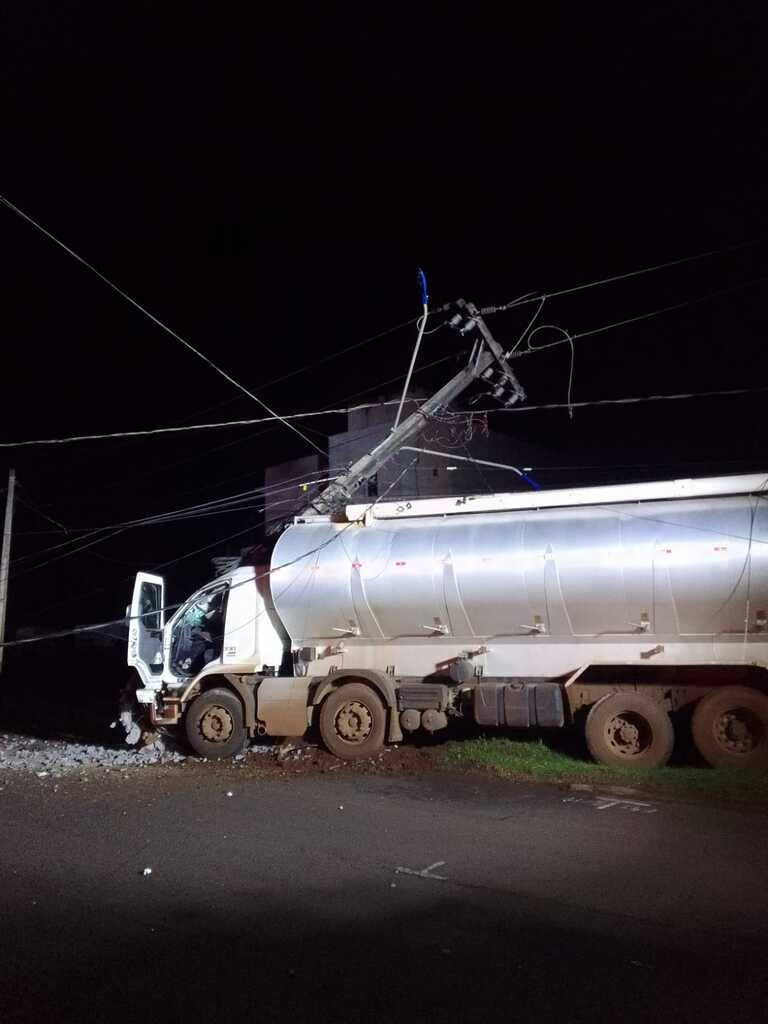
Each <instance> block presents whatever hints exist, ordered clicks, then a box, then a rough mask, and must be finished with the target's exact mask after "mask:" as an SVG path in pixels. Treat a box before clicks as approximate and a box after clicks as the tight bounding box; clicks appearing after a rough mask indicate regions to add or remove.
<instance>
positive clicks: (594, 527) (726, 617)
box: [271, 474, 768, 646]
mask: <svg viewBox="0 0 768 1024" xmlns="http://www.w3.org/2000/svg"><path fill="white" fill-rule="evenodd" d="M767 478H768V474H765V475H752V476H740V477H719V478H707V479H701V480H687V481H666V482H661V483H657V484H638V485H619V486H612V487H599V488H580V489H578V490H572V491H545V492H536V493H534V494H508V495H491V496H479V497H478V498H476V499H472V498H464V499H456V498H446V499H431V500H424V501H418V500H414V501H413V502H410V503H405V504H404V503H391V504H389V503H388V504H378V505H376V506H368V507H365V506H353V507H351V508H350V509H348V516H349V517H350V518H351V519H353V520H355V519H356V520H357V521H351V522H346V523H334V522H330V521H329V520H328V519H327V518H326V517H317V518H315V519H312V518H306V519H305V520H304V521H298V522H297V523H296V524H294V525H293V526H291V527H289V528H288V529H287V530H286V531H285V532H284V533H283V534H282V536H281V537H280V539H279V541H278V543H277V545H276V546H275V549H274V552H273V555H272V562H271V567H272V577H271V583H272V594H273V599H274V603H275V607H276V609H277V611H278V614H279V616H280V618H281V620H282V622H283V624H284V625H285V627H286V629H287V631H288V634H289V635H290V637H291V639H292V641H293V644H294V646H296V645H300V644H302V643H306V644H308V645H310V644H316V643H317V641H326V642H333V641H339V640H340V639H341V638H345V637H346V638H352V637H359V638H367V639H368V640H372V641H375V640H378V639H387V640H392V639H397V638H401V637H402V638H406V637H421V638H428V637H455V638H456V639H457V640H460V639H461V640H463V639H466V640H468V641H476V640H485V639H488V638H493V637H509V638H514V637H521V638H522V637H531V636H532V635H536V634H546V635H547V636H550V637H552V638H553V639H556V638H560V637H562V638H564V639H565V638H580V637H590V638H592V639H603V638H604V639H606V640H610V638H611V636H619V635H622V634H623V635H625V636H626V635H627V634H636V633H638V632H647V633H650V634H655V635H657V636H668V637H672V638H678V639H690V640H694V639H695V638H700V637H712V636H716V635H723V636H725V635H728V634H730V635H732V636H733V635H737V634H745V615H748V616H749V621H748V623H747V624H746V625H747V631H748V632H750V633H752V632H763V631H764V630H765V615H766V613H765V609H768V518H767V517H768V505H767V504H766V501H765V498H764V497H760V496H759V494H760V492H761V491H763V490H764V489H765V484H766V479H767ZM534 503H535V504H534ZM474 509H477V511H470V510H474Z"/></svg>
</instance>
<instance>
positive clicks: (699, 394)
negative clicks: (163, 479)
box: [0, 328, 768, 533]
mask: <svg viewBox="0 0 768 1024" xmlns="http://www.w3.org/2000/svg"><path fill="white" fill-rule="evenodd" d="M605 329H606V328H597V330H605ZM588 333H593V332H585V333H584V334H574V335H573V339H574V340H575V339H576V338H580V337H585V335H586V334H588ZM594 333H596V332H594ZM553 344H557V345H560V344H567V340H564V341H563V342H560V341H557V342H554V343H553ZM542 347H546V346H542ZM537 351H538V350H537ZM439 361H440V362H442V360H439ZM764 391H768V388H761V387H758V388H731V389H730V390H726V391H691V392H687V393H685V394H675V395H642V396H638V397H633V398H606V399H599V400H593V401H589V402H562V403H549V404H546V405H518V406H515V407H514V408H509V409H505V408H504V407H502V406H494V407H493V408H488V409H466V410H463V412H462V415H463V414H469V413H481V412H541V411H542V410H544V409H568V408H571V409H577V408H583V407H585V406H590V405H616V404H623V405H627V404H630V403H632V402H656V401H661V400H667V401H673V400H675V399H682V398H727V397H728V396H729V395H752V394H761V393H762V392H764ZM399 403H400V399H399V398H393V399H391V400H387V401H384V402H365V403H363V404H361V405H351V406H348V407H346V408H343V409H318V410H317V411H315V412H297V413H289V414H288V416H287V417H285V418H286V419H296V420H298V419H309V418H311V417H317V416H341V415H347V414H348V413H351V412H360V411H361V410H363V409H379V408H381V407H382V406H385V405H399ZM273 422H274V419H273V418H272V417H269V416H265V417H262V418H260V419H255V420H230V421H229V422H227V423H200V424H196V425H195V426H192V427H159V428H157V429H155V430H131V431H123V432H120V433H115V434H82V435H78V436H74V437H60V438H51V439H46V440H39V441H17V442H7V443H5V444H0V447H2V448H20V447H24V446H27V445H43V444H46V445H47V444H69V443H73V442H76V441H101V440H105V439H110V438H115V437H138V436H144V437H146V436H149V435H152V434H163V433H168V432H169V431H177V430H216V429H219V428H225V427H248V426H253V425H254V424H259V423H273ZM323 454H325V453H323ZM310 482H311V481H310ZM256 490H258V488H257V489H256ZM221 500H226V499H221ZM152 518H155V517H152ZM69 530H70V532H71V533H73V532H76V530H75V528H73V527H70V528H69Z"/></svg>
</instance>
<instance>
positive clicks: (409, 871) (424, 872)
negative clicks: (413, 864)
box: [395, 860, 448, 882]
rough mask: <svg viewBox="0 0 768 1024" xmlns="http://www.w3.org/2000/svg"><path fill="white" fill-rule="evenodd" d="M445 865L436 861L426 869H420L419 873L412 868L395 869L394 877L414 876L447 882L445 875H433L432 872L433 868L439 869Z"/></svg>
mask: <svg viewBox="0 0 768 1024" xmlns="http://www.w3.org/2000/svg"><path fill="white" fill-rule="evenodd" d="M443 864H445V861H444V860H436V861H435V863H434V864H430V865H429V866H428V867H426V868H422V869H421V871H414V870H413V868H395V874H396V875H416V876H417V878H432V879H434V880H435V881H436V882H447V881H448V876H447V875H433V874H432V872H433V871H434V869H435V868H440V867H442V866H443Z"/></svg>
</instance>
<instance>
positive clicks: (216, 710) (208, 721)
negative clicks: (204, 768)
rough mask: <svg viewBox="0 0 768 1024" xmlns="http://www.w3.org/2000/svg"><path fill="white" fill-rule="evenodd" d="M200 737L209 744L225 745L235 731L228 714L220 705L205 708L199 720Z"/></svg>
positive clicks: (233, 723)
mask: <svg viewBox="0 0 768 1024" xmlns="http://www.w3.org/2000/svg"><path fill="white" fill-rule="evenodd" d="M199 728H200V735H201V736H202V737H203V739H205V740H207V741H208V742H209V743H226V742H227V740H228V739H229V738H230V737H231V736H232V733H233V732H234V729H235V722H234V719H233V718H232V715H231V714H230V712H229V711H228V710H227V709H226V708H225V707H222V706H221V705H220V704H214V705H213V706H212V707H210V708H207V709H206V711H205V713H204V714H203V716H202V718H201V719H200V725H199Z"/></svg>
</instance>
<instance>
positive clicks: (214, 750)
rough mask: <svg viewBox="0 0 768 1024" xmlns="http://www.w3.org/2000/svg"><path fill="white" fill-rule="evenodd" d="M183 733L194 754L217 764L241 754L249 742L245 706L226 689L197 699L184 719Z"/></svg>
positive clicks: (209, 692)
mask: <svg viewBox="0 0 768 1024" xmlns="http://www.w3.org/2000/svg"><path fill="white" fill-rule="evenodd" d="M184 729H185V731H186V734H187V739H188V740H189V744H190V746H191V747H192V749H193V750H194V751H195V753H196V754H200V756H201V757H209V758H212V759H214V760H219V759H221V758H224V757H232V756H233V755H234V754H239V753H240V751H241V750H242V749H243V747H244V746H245V742H246V739H247V734H246V731H245V723H244V721H243V705H242V704H241V703H240V700H239V698H238V697H236V696H235V694H234V693H232V691H231V690H226V689H224V688H223V687H222V688H220V689H216V690H207V691H206V692H205V693H201V694H200V696H199V697H195V699H194V700H193V701H192V703H191V704H190V706H189V710H188V711H187V713H186V715H185V716H184Z"/></svg>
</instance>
